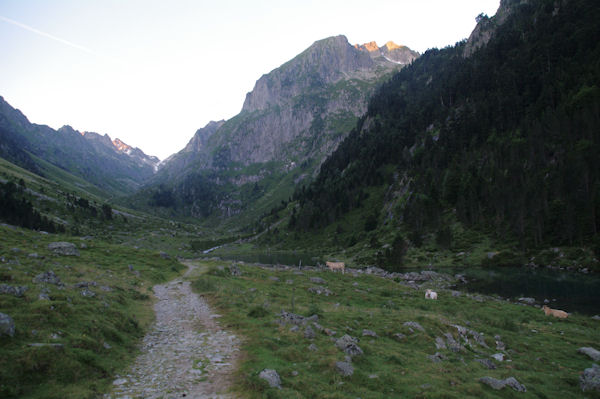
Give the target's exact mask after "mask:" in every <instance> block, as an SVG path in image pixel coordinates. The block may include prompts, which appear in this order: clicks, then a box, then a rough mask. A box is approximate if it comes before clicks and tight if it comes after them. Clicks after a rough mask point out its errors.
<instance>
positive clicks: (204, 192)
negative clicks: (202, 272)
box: [138, 36, 418, 217]
mask: <svg viewBox="0 0 600 399" xmlns="http://www.w3.org/2000/svg"><path fill="white" fill-rule="evenodd" d="M375 46H376V45H375ZM376 53H377V54H373V53H372V52H370V51H368V50H366V49H365V48H364V46H352V45H350V44H349V43H348V40H347V39H346V38H345V37H344V36H336V37H330V38H327V39H323V40H320V41H317V42H315V43H314V44H313V45H312V46H310V47H309V48H308V49H306V50H305V51H304V52H302V53H301V54H299V55H298V56H297V57H295V58H294V59H292V60H290V61H289V62H287V63H285V64H283V65H282V66H280V67H279V68H277V69H275V70H273V71H271V72H270V73H268V74H266V75H263V76H262V77H261V78H260V79H259V80H258V81H257V82H256V85H255V87H254V89H253V90H252V91H251V92H250V93H248V94H247V96H246V99H245V101H244V105H243V107H242V111H241V112H240V114H238V115H237V116H235V117H234V118H232V119H230V120H228V121H225V122H211V123H210V124H209V125H207V126H206V127H205V128H203V129H200V130H199V131H198V132H197V133H196V135H195V136H194V138H193V139H192V140H191V141H190V143H189V144H188V145H187V146H186V148H185V149H184V150H182V151H180V152H179V153H178V154H175V155H173V156H172V157H170V158H169V159H168V161H167V162H165V163H164V165H162V167H161V169H160V171H159V173H158V175H157V177H156V178H155V179H154V183H155V185H154V187H150V188H148V190H146V191H145V192H143V193H142V194H141V196H138V200H139V201H141V200H142V197H146V198H150V199H151V201H150V203H151V204H152V203H154V204H155V205H158V204H159V203H160V204H162V205H170V206H172V205H175V206H177V207H178V209H179V212H180V213H182V214H191V215H192V216H196V217H198V216H202V217H206V216H209V215H218V216H225V217H228V216H232V215H235V214H238V213H240V212H242V211H246V210H249V209H250V208H254V209H255V210H258V209H261V210H262V211H264V210H267V209H269V208H270V207H271V206H273V204H276V203H279V202H280V201H281V200H283V199H286V200H287V198H288V197H289V195H290V194H291V193H292V191H293V188H294V186H295V184H297V183H298V182H299V181H301V180H303V179H305V178H307V177H310V176H311V175H312V174H313V173H314V171H315V170H316V168H317V167H318V165H320V163H321V162H322V161H323V160H324V159H325V157H326V156H327V155H328V154H330V153H331V152H332V151H333V150H334V149H335V148H336V147H337V145H338V144H339V142H340V141H341V140H342V139H343V138H344V137H345V135H346V134H347V132H348V131H349V128H350V127H351V126H352V125H353V124H354V123H355V122H356V119H357V118H358V117H359V116H360V115H362V114H363V113H364V112H365V111H366V104H367V99H368V98H369V96H370V95H371V94H372V93H373V91H374V89H375V88H376V87H377V85H378V84H380V83H381V82H382V81H383V80H385V78H386V77H389V76H390V74H391V73H393V72H395V71H397V70H398V69H399V68H401V67H402V64H403V63H409V62H411V61H412V60H413V59H415V58H416V57H417V56H418V53H416V52H413V51H410V50H409V49H407V48H406V47H400V46H396V45H393V44H388V45H386V47H385V48H384V49H382V50H380V49H379V48H378V47H377V50H376ZM384 54H386V56H385V57H384ZM386 57H387V58H386ZM394 57H396V59H397V60H395V59H394V60H392V59H393V58H394ZM388 59H389V60H388ZM398 60H400V61H398ZM160 185H162V186H160ZM149 193H150V195H148V194H149ZM154 194H156V198H161V199H165V198H167V199H169V200H167V201H162V200H160V201H152V198H154ZM255 205H256V206H255Z"/></svg>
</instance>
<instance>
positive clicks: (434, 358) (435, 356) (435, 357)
mask: <svg viewBox="0 0 600 399" xmlns="http://www.w3.org/2000/svg"><path fill="white" fill-rule="evenodd" d="M427 358H428V359H429V360H431V361H432V362H434V363H439V362H441V361H442V360H445V359H446V356H444V355H443V354H441V353H439V352H435V353H434V354H433V355H428V356H427Z"/></svg>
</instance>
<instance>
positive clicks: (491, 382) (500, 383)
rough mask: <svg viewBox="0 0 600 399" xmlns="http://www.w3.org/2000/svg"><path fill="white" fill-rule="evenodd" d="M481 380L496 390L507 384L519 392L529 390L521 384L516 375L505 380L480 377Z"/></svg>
mask: <svg viewBox="0 0 600 399" xmlns="http://www.w3.org/2000/svg"><path fill="white" fill-rule="evenodd" d="M479 382H481V383H482V384H486V385H489V386H490V387H492V388H494V389H496V390H500V389H503V388H504V387H506V386H509V387H511V388H512V389H514V390H515V391H517V392H527V389H526V388H525V386H524V385H522V384H520V383H519V381H517V379H516V378H515V377H508V378H507V379H505V380H497V379H495V378H492V377H482V378H480V379H479Z"/></svg>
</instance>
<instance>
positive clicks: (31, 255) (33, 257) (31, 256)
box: [27, 252, 39, 259]
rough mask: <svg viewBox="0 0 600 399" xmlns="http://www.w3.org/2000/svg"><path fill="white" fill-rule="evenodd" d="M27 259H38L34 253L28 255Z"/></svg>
mask: <svg viewBox="0 0 600 399" xmlns="http://www.w3.org/2000/svg"><path fill="white" fill-rule="evenodd" d="M27 257H28V258H32V259H37V258H39V255H38V254H37V253H36V252H33V253H30V254H29V255H27Z"/></svg>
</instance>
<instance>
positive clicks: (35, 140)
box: [0, 97, 159, 195]
mask: <svg viewBox="0 0 600 399" xmlns="http://www.w3.org/2000/svg"><path fill="white" fill-rule="evenodd" d="M0 137H1V138H2V140H1V142H0V156H2V157H3V158H6V159H7V160H9V161H11V162H14V163H16V164H17V165H19V166H22V167H24V168H26V169H28V170H30V171H32V172H35V173H38V174H42V175H44V174H51V173H53V172H52V171H50V170H49V169H48V168H47V167H46V166H44V162H48V163H50V164H52V165H54V166H56V167H58V168H60V169H63V170H65V171H67V172H69V173H70V174H73V175H75V176H77V177H80V178H83V179H84V180H86V181H88V182H90V183H91V184H94V185H95V186H97V187H99V188H101V189H102V190H105V191H106V192H107V194H109V195H123V194H128V193H131V192H133V191H134V190H136V189H137V188H139V187H140V186H141V184H142V183H143V182H145V181H146V180H148V179H149V178H150V177H152V175H153V174H154V172H155V169H156V166H157V165H158V162H159V160H158V158H156V157H152V156H148V155H146V154H144V152H143V151H142V150H140V149H139V148H132V147H130V146H129V145H127V144H125V143H123V142H122V141H120V140H119V139H116V140H114V141H112V140H111V138H110V137H109V136H108V135H103V136H102V135H100V134H97V133H92V132H84V133H81V132H78V131H76V130H74V129H73V128H71V127H70V126H64V127H62V128H60V129H58V130H54V129H51V128H50V127H48V126H43V125H36V124H32V123H30V122H29V121H28V120H27V118H26V117H25V116H24V115H23V114H22V113H21V112H20V111H18V110H16V109H14V108H13V107H11V106H10V105H9V104H8V103H7V102H6V101H4V99H3V98H2V97H0Z"/></svg>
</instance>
